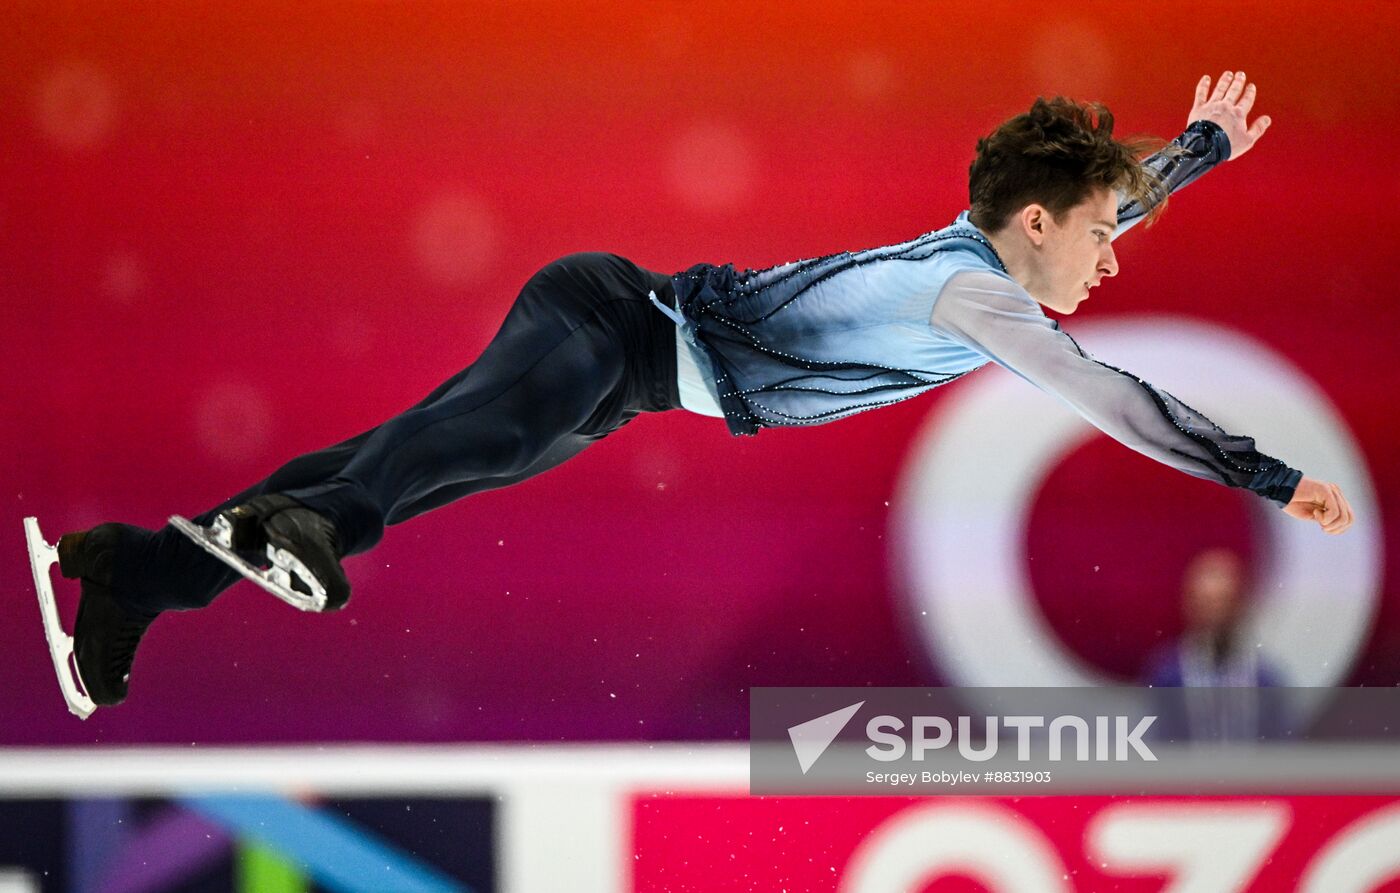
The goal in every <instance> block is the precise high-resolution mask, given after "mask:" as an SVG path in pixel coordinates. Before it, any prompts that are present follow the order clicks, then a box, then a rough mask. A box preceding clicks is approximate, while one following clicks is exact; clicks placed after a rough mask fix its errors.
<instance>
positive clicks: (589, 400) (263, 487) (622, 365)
mask: <svg viewBox="0 0 1400 893" xmlns="http://www.w3.org/2000/svg"><path fill="white" fill-rule="evenodd" d="M650 290H655V291H656V295H657V297H658V298H659V299H660V300H662V301H663V302H664V303H666V304H667V305H668V306H675V294H674V291H673V289H672V286H671V281H670V277H669V276H668V275H666V274H663V273H656V272H652V271H650V270H645V269H643V268H641V267H638V266H637V265H636V264H634V263H632V262H631V261H629V260H627V259H626V258H623V257H619V256H618V255H615V254H607V253H602V252H586V253H580V254H570V255H567V256H565V257H562V258H559V259H558V260H556V261H553V262H552V263H550V264H548V265H546V266H545V267H543V268H541V269H540V270H539V271H538V272H536V273H535V274H534V275H533V276H531V277H530V279H529V281H527V282H526V283H525V286H524V287H523V288H522V289H521V291H520V295H519V297H517V298H516V300H515V303H514V304H513V305H512V306H511V308H510V311H509V312H508V313H507V315H506V318H505V321H504V322H503V323H502V324H501V328H500V331H498V332H497V333H496V335H495V337H494V338H493V339H492V340H491V342H490V343H489V344H488V345H487V346H486V349H485V350H483V351H482V353H481V356H480V357H478V358H477V360H476V361H475V362H473V363H472V364H471V365H470V366H468V367H467V368H465V369H463V370H462V371H461V372H458V373H457V374H456V375H454V376H452V377H451V378H450V379H448V380H447V381H445V382H443V383H442V384H441V385H439V386H438V387H437V388H436V389H434V390H433V392H432V393H430V394H428V396H426V397H425V398H423V400H421V401H420V402H419V403H418V404H416V405H415V406H413V407H410V408H409V409H407V410H405V411H404V412H402V413H400V414H399V415H397V416H394V417H393V418H391V419H389V420H387V421H385V422H383V423H382V424H380V425H377V426H375V427H374V428H371V429H370V430H368V431H364V432H362V433H360V434H357V435H356V436H354V437H352V438H350V439H349V440H345V441H342V442H340V443H337V444H335V445H333V446H330V447H327V448H325V449H323V450H319V451H317V452H314V453H308V454H306V455H304V456H298V457H297V458H295V459H293V460H291V461H290V462H288V463H287V464H285V465H283V466H282V467H281V468H279V469H277V470H276V471H274V472H273V473H272V474H271V475H269V476H268V477H267V478H266V479H264V480H262V481H259V482H258V483H256V484H254V485H253V486H251V487H249V488H248V489H247V490H244V491H243V492H241V493H239V494H237V495H236V496H233V497H231V498H230V499H228V500H227V501H225V502H223V503H221V504H220V505H218V506H215V507H214V508H212V509H210V510H209V511H207V512H204V513H203V514H201V515H197V516H195V518H194V520H195V521H197V522H198V523H200V524H209V523H212V521H213V519H214V517H215V515H216V514H217V513H218V512H220V511H222V510H224V509H227V508H231V507H233V506H235V505H238V504H239V503H242V502H245V501H246V500H248V499H249V498H250V497H253V496H257V495H260V494H264V493H286V494H287V495H289V496H291V497H293V498H295V499H297V500H299V501H301V502H303V503H305V504H306V505H307V506H309V507H311V508H313V509H315V510H317V511H319V512H321V513H322V514H324V515H326V516H327V517H328V518H330V519H331V520H332V521H333V522H334V524H335V526H336V531H337V533H338V535H339V537H340V544H341V549H342V551H343V552H345V553H346V554H355V553H358V552H363V551H366V550H367V549H370V548H371V547H373V546H374V545H375V544H376V543H377V542H379V540H380V538H381V537H382V536H383V532H384V527H385V525H388V524H399V523H402V522H404V521H407V520H408V519H409V518H413V517H415V516H417V515H421V514H422V513H423V512H426V511H431V510H432V509H435V508H438V507H440V506H443V505H446V504H447V503H449V502H453V501H455V500H458V499H461V498H462V497H464V496H469V495H471V494H473V493H479V492H481V491H483V490H492V489H495V488H498V487H508V486H510V485H511V484H515V483H519V482H520V481H523V480H526V479H527V478H530V477H533V476H535V475H537V474H539V473H541V472H543V471H546V470H548V469H550V468H553V467H554V466H556V465H558V464H559V463H561V462H563V461H565V460H566V459H569V458H572V457H573V456H575V455H577V454H578V453H579V452H580V451H581V450H583V449H584V448H585V447H587V446H588V445H589V444H591V443H593V442H595V441H597V440H599V439H601V438H603V437H606V436H607V435H608V434H610V433H611V432H613V431H616V430H617V429H618V428H621V427H622V426H623V425H625V424H627V423H628V422H630V421H631V420H632V419H633V418H635V417H636V416H637V414H638V413H642V412H660V411H664V410H668V409H675V408H678V407H679V406H680V398H679V395H678V394H677V391H676V351H675V327H674V324H673V323H672V322H671V320H670V319H669V318H668V317H667V316H666V315H665V314H663V313H662V312H661V311H660V310H658V309H657V308H656V307H655V306H654V305H653V304H652V303H651V301H650V300H649V298H648V296H647V293H648V291H650ZM129 530H130V537H129V545H130V548H125V547H126V546H127V545H128V542H127V541H124V542H123V546H124V548H122V549H121V550H120V552H119V554H118V556H117V558H116V565H115V566H114V572H115V579H114V584H115V585H116V587H117V588H118V589H119V590H120V591H121V593H122V594H123V596H125V598H126V600H127V601H129V602H130V603H131V604H133V605H134V606H137V607H140V608H143V609H146V610H150V611H159V610H167V609H190V608H199V607H203V606H205V605H207V604H209V602H211V601H213V599H214V597H215V596H217V595H218V594H219V593H220V592H222V591H223V590H224V589H227V588H228V587H229V586H230V585H232V584H233V583H235V582H236V581H238V580H239V579H242V578H241V577H240V576H239V575H238V574H237V573H236V572H235V571H233V570H232V569H231V568H229V567H228V566H227V565H225V564H223V563H222V562H220V561H218V560H217V559H215V558H214V557H213V556H211V555H209V554H208V553H206V552H204V551H203V550H202V549H200V548H199V547H198V546H196V545H195V544H194V543H192V542H190V541H189V539H188V538H186V537H185V536H184V535H183V534H181V533H180V532H179V531H177V530H175V529H174V528H173V527H170V526H169V525H167V526H166V527H164V528H162V529H161V530H159V531H148V530H143V529H141V528H130V529H129Z"/></svg>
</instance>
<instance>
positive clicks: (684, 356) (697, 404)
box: [676, 326, 724, 419]
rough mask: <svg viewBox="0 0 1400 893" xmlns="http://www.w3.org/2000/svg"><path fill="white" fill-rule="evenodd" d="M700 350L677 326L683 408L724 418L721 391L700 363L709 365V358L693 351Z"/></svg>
mask: <svg viewBox="0 0 1400 893" xmlns="http://www.w3.org/2000/svg"><path fill="white" fill-rule="evenodd" d="M699 350H700V348H698V347H692V346H691V345H690V344H689V343H688V342H687V341H686V340H685V339H684V338H682V337H681V330H680V327H679V326H677V327H676V390H678V391H679V392H680V395H681V408H682V409H688V410H690V411H691V412H698V413H699V414H700V415H708V416H714V417H715V418H720V419H722V418H724V411H723V410H721V409H720V408H719V391H718V390H716V389H715V385H714V382H712V381H710V380H709V378H708V376H705V375H703V374H701V372H700V363H701V362H704V363H705V365H706V366H708V365H709V361H708V358H707V357H705V356H704V355H703V354H701V355H700V356H698V357H697V356H696V355H695V353H693V351H694V352H698V351H699Z"/></svg>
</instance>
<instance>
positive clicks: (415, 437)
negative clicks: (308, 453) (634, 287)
mask: <svg viewBox="0 0 1400 893" xmlns="http://www.w3.org/2000/svg"><path fill="white" fill-rule="evenodd" d="M525 334H526V336H527V337H522V338H519V339H505V340H504V342H503V343H497V342H493V343H492V345H491V346H490V347H488V349H487V352H486V353H484V354H483V355H482V358H481V359H480V360H478V361H477V363H476V364H474V369H473V374H472V375H471V376H468V377H467V378H466V379H464V380H463V381H462V382H461V383H460V384H459V385H458V386H457V387H455V388H452V389H449V390H448V391H447V392H446V393H445V394H444V395H443V396H442V397H440V398H439V399H438V400H437V401H435V402H434V403H432V404H430V405H428V406H424V407H422V408H420V409H417V410H412V411H410V412H406V413H404V414H402V415H400V416H397V417H395V418H394V419H391V420H389V421H388V422H385V423H384V424H383V425H381V426H380V427H379V428H378V429H376V430H375V431H374V433H373V434H371V435H370V437H369V439H368V440H367V441H366V442H365V443H364V444H363V446H361V448H360V449H359V450H358V451H357V453H356V454H355V456H354V458H353V459H351V461H350V462H349V463H348V464H347V465H346V466H345V468H344V469H343V470H342V471H341V472H340V473H339V474H338V475H336V477H335V478H334V479H333V480H331V481H329V482H326V483H324V484H319V485H316V486H312V487H308V488H303V489H294V490H290V491H288V493H287V495H289V496H291V497H292V498H294V499H296V500H297V501H298V502H301V503H303V504H304V505H306V506H308V507H310V508H312V509H313V510H315V511H317V512H319V513H320V514H322V515H325V516H326V517H327V518H329V519H331V521H332V522H333V524H334V525H335V528H336V530H337V531H338V532H339V534H340V536H341V537H342V540H341V549H342V552H343V553H344V554H353V553H355V552H360V551H364V550H365V549H368V548H369V547H371V546H373V545H374V543H376V542H377V541H378V540H379V538H380V536H381V535H382V533H383V527H384V524H385V523H387V522H388V521H389V520H390V519H394V520H399V519H401V518H406V517H410V516H411V514H413V513H414V512H411V511H410V507H412V506H414V505H415V504H417V505H421V506H423V507H425V508H424V509H423V510H426V507H436V506H438V505H442V504H445V503H446V502H449V501H451V500H452V499H456V498H460V496H462V495H466V494H468V493H471V492H475V491H477V490H479V489H487V488H489V487H490V486H492V484H491V483H488V482H489V481H492V480H493V479H504V480H510V481H514V480H522V479H524V477H526V476H528V474H527V470H528V469H530V468H531V467H532V466H536V464H537V463H540V462H541V460H542V459H543V458H544V457H545V456H546V455H547V454H549V453H550V451H551V450H552V449H553V448H554V447H555V445H556V444H557V443H559V442H560V441H561V440H564V439H566V438H568V437H570V436H571V435H573V434H574V433H575V432H577V431H579V430H580V429H582V428H584V427H585V426H586V423H587V422H588V421H589V420H590V419H591V418H593V417H594V415H595V413H597V412H598V411H599V409H600V407H601V406H603V405H604V403H605V402H606V401H607V400H608V398H609V397H610V395H612V394H613V393H614V391H616V390H617V387H618V385H619V383H620V382H621V380H622V376H623V373H624V368H625V357H624V356H623V355H622V353H621V352H620V351H619V350H618V348H617V345H616V344H615V343H614V342H613V341H612V339H611V338H610V337H609V333H608V331H607V330H606V328H605V327H604V326H602V325H600V324H598V323H596V322H595V321H587V322H583V323H581V324H578V325H576V326H574V327H573V328H572V329H571V330H569V331H567V332H564V333H560V332H559V331H558V330H557V327H552V326H551V327H545V328H544V329H543V330H542V331H538V332H528V333H525ZM565 452H567V454H568V455H572V454H573V453H576V452H577V449H573V450H572V451H568V450H565ZM560 455H561V456H562V454H560ZM558 461H562V458H558V459H556V460H555V461H554V464H557V462H558ZM544 467H548V466H547V465H541V466H540V468H539V470H543V468H544Z"/></svg>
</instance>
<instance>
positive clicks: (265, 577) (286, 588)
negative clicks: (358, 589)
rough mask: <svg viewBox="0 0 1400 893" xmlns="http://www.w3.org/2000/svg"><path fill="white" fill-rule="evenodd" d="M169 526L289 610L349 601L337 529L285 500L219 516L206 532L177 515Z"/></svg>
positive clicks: (273, 498)
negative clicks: (281, 601)
mask: <svg viewBox="0 0 1400 893" xmlns="http://www.w3.org/2000/svg"><path fill="white" fill-rule="evenodd" d="M170 523H171V524H172V525H174V526H175V528H176V529H177V530H179V531H180V532H181V533H184V534H185V535H186V536H188V537H189V538H190V539H192V540H194V541H195V542H196V543H198V544H199V545H200V546H202V547H203V548H204V549H205V551H207V552H209V553H210V554H211V555H213V556H214V557H215V558H218V559H219V560H220V561H222V562H224V563H225V564H227V565H228V566H229V567H231V568H233V569H234V570H236V571H238V572H239V573H240V574H242V575H243V576H245V577H247V578H248V579H249V580H252V581H253V582H254V583H256V584H258V585H259V586H261V587H262V588H263V589H266V590H267V591H268V592H270V593H272V594H273V595H275V596H277V597H278V598H280V599H282V600H283V601H284V602H286V603H287V604H289V605H292V606H293V607H296V608H300V609H301V610H303V611H335V610H338V609H339V608H341V607H343V606H344V605H345V602H346V601H347V600H348V599H349V598H350V581H349V580H347V579H346V577H345V571H344V570H343V569H342V568H341V566H340V556H341V553H340V549H339V543H338V540H337V538H336V532H335V526H334V525H333V524H331V522H330V521H329V520H327V519H326V517H325V516H323V515H321V514H318V513H317V512H314V511H312V510H311V509H309V508H307V507H306V506H304V505H302V504H301V503H299V502H297V501H296V500H294V499H292V498H291V497H289V496H283V495H281V494H273V495H270V496H255V497H253V498H252V499H250V500H248V501H247V502H245V503H243V504H242V505H239V506H235V507H234V508H231V509H228V510H227V511H223V512H220V513H219V514H218V516H217V517H215V518H214V523H213V524H211V525H209V526H208V527H202V526H200V525H198V524H196V523H194V522H193V521H190V520H189V519H187V518H182V517H180V516H179V515H171V516H170ZM250 559H251V560H250ZM255 562H256V563H255Z"/></svg>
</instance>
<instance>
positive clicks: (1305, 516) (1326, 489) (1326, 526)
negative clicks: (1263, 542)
mask: <svg viewBox="0 0 1400 893" xmlns="http://www.w3.org/2000/svg"><path fill="white" fill-rule="evenodd" d="M1283 510H1284V511H1285V512H1288V514H1290V515H1292V516H1293V517H1295V518H1298V519H1300V520H1303V521H1316V522H1317V523H1318V524H1320V525H1322V529H1323V530H1324V531H1325V532H1327V533H1341V532H1342V531H1343V530H1346V529H1347V528H1348V527H1350V526H1351V522H1352V518H1353V515H1352V513H1351V503H1349V502H1347V498H1346V497H1345V496H1343V495H1342V489H1341V488H1340V487H1338V486H1337V485H1336V484H1329V483H1326V482H1325V481H1315V480H1313V479H1312V478H1309V477H1305V478H1303V479H1302V480H1301V481H1299V482H1298V489H1296V490H1294V491H1293V501H1292V502H1290V503H1288V505H1286V506H1284V508H1283Z"/></svg>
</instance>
